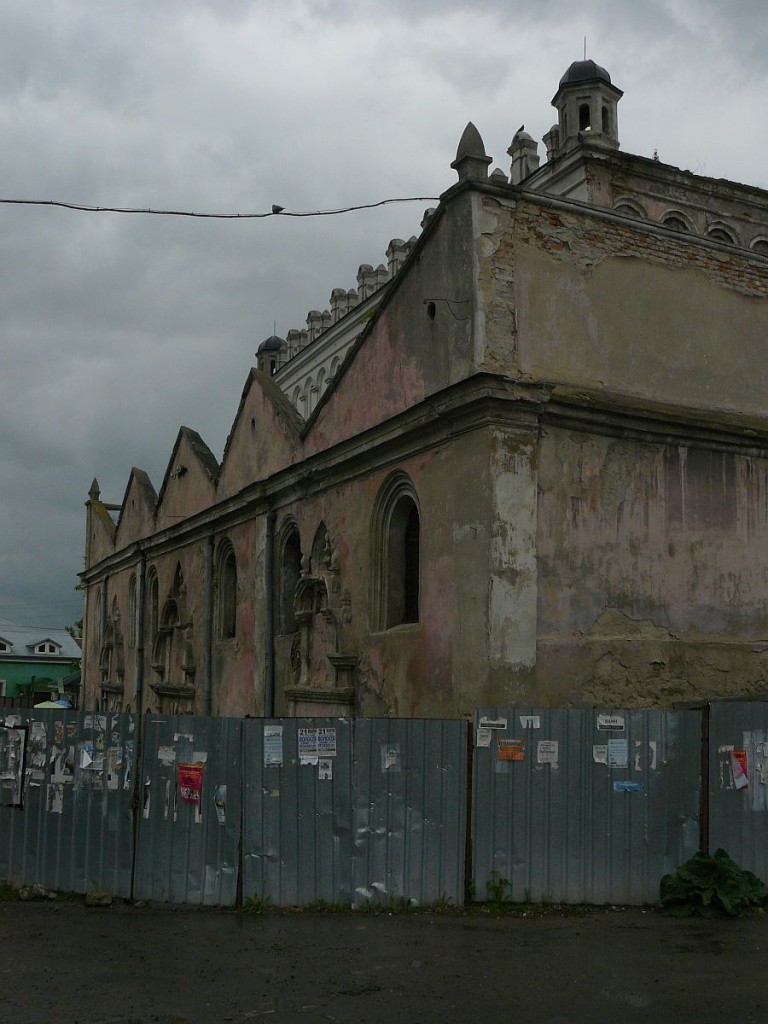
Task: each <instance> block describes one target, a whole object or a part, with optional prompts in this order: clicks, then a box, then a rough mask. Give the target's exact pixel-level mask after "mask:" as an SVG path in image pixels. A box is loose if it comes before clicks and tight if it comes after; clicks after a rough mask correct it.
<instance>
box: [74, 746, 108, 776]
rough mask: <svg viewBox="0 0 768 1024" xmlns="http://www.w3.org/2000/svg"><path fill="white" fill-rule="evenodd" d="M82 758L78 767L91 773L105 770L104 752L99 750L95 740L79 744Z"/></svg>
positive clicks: (80, 757)
mask: <svg viewBox="0 0 768 1024" xmlns="http://www.w3.org/2000/svg"><path fill="white" fill-rule="evenodd" d="M78 748H79V750H80V756H79V758H78V767H79V768H82V769H84V770H85V771H89V772H100V771H103V770H104V751H103V750H98V749H97V747H96V743H95V742H94V741H93V740H82V741H81V742H80V743H79V744H78Z"/></svg>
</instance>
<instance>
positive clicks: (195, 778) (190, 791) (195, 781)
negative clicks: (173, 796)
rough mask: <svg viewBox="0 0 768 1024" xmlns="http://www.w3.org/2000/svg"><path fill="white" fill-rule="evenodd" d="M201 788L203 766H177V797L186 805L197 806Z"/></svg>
mask: <svg viewBox="0 0 768 1024" xmlns="http://www.w3.org/2000/svg"><path fill="white" fill-rule="evenodd" d="M202 788H203V766H202V765H201V764H180V765H179V796H180V797H181V799H182V800H184V801H185V802H186V803H188V804H199V803H200V793H201V791H202Z"/></svg>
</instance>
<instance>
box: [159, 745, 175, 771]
mask: <svg viewBox="0 0 768 1024" xmlns="http://www.w3.org/2000/svg"><path fill="white" fill-rule="evenodd" d="M157 760H158V761H159V762H160V764H161V765H163V766H164V767H166V768H168V767H170V765H172V764H176V747H170V746H161V747H158V748H157Z"/></svg>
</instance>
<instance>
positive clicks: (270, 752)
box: [264, 725, 283, 768]
mask: <svg viewBox="0 0 768 1024" xmlns="http://www.w3.org/2000/svg"><path fill="white" fill-rule="evenodd" d="M282 766H283V727H282V725H265V726H264V767H265V768H270V767H272V768H282Z"/></svg>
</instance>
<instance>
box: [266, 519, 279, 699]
mask: <svg viewBox="0 0 768 1024" xmlns="http://www.w3.org/2000/svg"><path fill="white" fill-rule="evenodd" d="M276 521H277V513H276V512H268V513H267V536H266V540H265V545H264V585H265V586H264V589H265V594H264V717H265V718H272V717H273V716H274V714H275V603H274V596H275V595H274V578H273V577H274V556H275V552H274V548H275V522H276Z"/></svg>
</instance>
